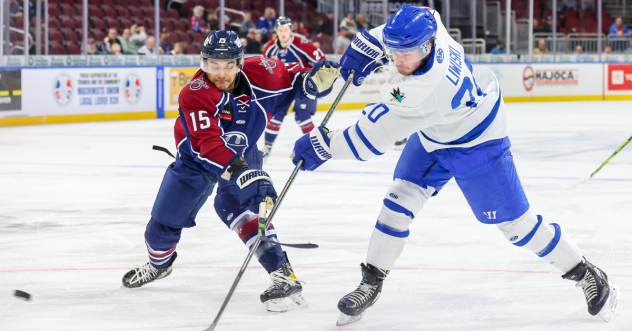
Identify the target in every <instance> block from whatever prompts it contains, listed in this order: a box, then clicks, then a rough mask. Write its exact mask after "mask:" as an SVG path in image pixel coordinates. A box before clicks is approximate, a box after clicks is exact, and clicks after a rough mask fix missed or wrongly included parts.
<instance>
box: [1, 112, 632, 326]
mask: <svg viewBox="0 0 632 331" xmlns="http://www.w3.org/2000/svg"><path fill="white" fill-rule="evenodd" d="M507 110H508V119H509V123H510V128H511V135H510V138H511V141H512V143H513V146H512V152H513V155H514V157H515V162H516V166H517V169H518V173H519V175H520V176H521V180H522V184H523V186H524V188H525V190H526V192H527V197H528V198H529V200H530V203H531V207H532V209H533V210H534V211H535V212H536V213H538V214H542V215H543V216H544V219H545V220H547V221H549V222H555V223H558V224H560V225H561V226H562V227H563V228H564V229H565V230H566V231H567V232H568V233H569V234H570V235H571V236H572V237H573V238H574V239H575V241H576V242H577V243H578V245H579V246H580V248H581V249H582V253H583V254H584V255H585V256H586V257H587V258H588V259H589V261H591V262H593V263H595V264H596V265H597V266H599V267H601V268H602V269H603V270H604V271H605V272H606V273H608V275H609V276H610V278H611V279H612V280H613V281H614V282H615V283H617V284H618V285H620V286H621V288H622V296H621V301H620V302H619V309H618V311H617V314H616V315H615V317H614V319H613V320H612V322H610V323H605V322H603V321H602V320H601V319H599V318H598V317H592V316H590V315H589V314H588V312H587V309H586V303H585V300H584V296H583V293H582V291H581V289H579V288H576V287H575V286H574V284H573V283H572V282H570V281H566V280H562V279H561V278H560V273H559V272H557V271H556V270H555V269H554V268H553V267H551V266H549V265H547V264H545V263H543V262H542V261H540V260H539V258H538V257H536V256H535V255H534V254H533V253H531V252H529V251H527V250H526V249H523V248H518V247H514V246H513V245H511V244H510V243H509V242H507V240H506V239H505V238H504V236H503V235H502V234H501V233H500V231H498V230H497V229H496V227H495V226H490V225H483V224H481V223H479V222H478V221H477V220H476V219H475V218H474V216H473V215H472V212H471V211H470V209H469V207H468V205H467V202H466V200H465V199H464V198H463V196H462V194H461V192H460V190H459V188H458V187H457V185H456V184H455V182H454V181H451V182H450V183H448V184H447V185H446V186H445V187H444V189H443V190H442V191H441V193H440V194H439V195H438V196H436V197H434V198H432V199H431V200H430V202H429V203H428V204H427V206H426V208H425V209H424V210H423V211H422V212H421V213H420V214H419V215H418V216H417V217H416V219H415V221H414V222H413V224H412V227H411V235H410V237H409V239H408V243H407V246H406V248H405V250H404V252H403V254H402V257H401V258H400V259H399V261H398V262H397V263H396V267H395V269H394V270H393V271H392V273H391V274H390V275H389V277H388V279H387V280H386V281H385V283H384V289H383V292H382V295H381V297H380V299H379V301H378V302H377V304H376V305H375V306H374V307H373V308H371V309H370V310H368V311H367V313H366V314H365V316H364V318H363V319H362V320H361V321H359V322H357V323H355V324H351V325H349V326H347V327H344V328H337V327H336V326H335V322H336V319H337V318H338V314H339V313H338V309H337V308H336V304H337V302H338V300H339V299H340V298H341V297H342V296H343V295H344V294H346V293H348V292H350V291H352V290H353V289H355V287H356V286H357V285H358V284H359V282H360V278H361V276H360V268H359V264H360V262H363V261H364V259H365V256H366V249H367V246H368V241H369V238H370V235H371V233H372V231H373V228H374V225H375V221H376V219H377V216H378V213H379V211H380V208H381V201H382V199H383V195H384V193H385V192H386V190H387V188H388V187H389V186H390V184H391V180H392V178H391V177H392V172H393V169H394V166H395V164H396V162H397V159H398V157H399V154H400V152H397V151H389V152H387V153H386V154H385V155H384V156H382V157H379V158H376V159H373V160H370V161H369V162H364V163H361V162H352V161H333V162H332V161H330V162H328V163H326V164H325V165H324V166H323V167H321V169H319V170H318V171H316V172H313V173H301V174H300V175H299V176H298V178H297V180H296V182H295V183H294V185H293V187H292V189H291V190H290V193H289V194H288V196H287V199H286V200H285V201H284V203H283V206H282V208H281V209H280V210H279V212H278V214H277V216H276V217H275V220H274V221H273V223H274V225H275V227H276V229H277V231H278V232H279V240H280V241H285V242H297V243H298V242H313V243H317V244H319V245H320V248H319V249H317V250H296V249H287V252H288V255H289V258H290V261H291V262H292V264H293V266H294V270H295V272H296V275H297V277H298V278H299V279H301V280H303V281H305V282H306V285H305V287H304V297H305V299H306V300H307V301H308V303H309V307H307V308H306V309H302V310H298V311H292V312H288V313H283V314H272V313H268V312H267V311H266V310H265V308H264V306H263V305H262V304H261V303H260V301H259V294H260V293H261V292H263V291H264V290H265V289H266V288H267V287H268V285H269V278H268V276H267V275H266V273H265V271H264V270H263V268H262V267H260V266H259V265H258V263H257V262H256V261H253V262H252V263H251V264H250V265H251V267H250V268H249V269H248V270H247V272H246V274H245V276H244V278H243V279H242V281H241V284H240V285H239V287H238V288H237V291H236V293H235V295H234V296H233V299H232V301H231V302H230V304H229V305H228V308H227V310H226V312H225V313H224V316H223V318H222V320H221V322H220V325H219V326H218V327H217V330H341V331H342V330H358V331H374V330H539V331H540V330H632V303H631V302H632V146H628V147H626V148H625V149H623V150H622V151H621V153H620V154H619V155H617V156H616V157H615V158H614V159H613V160H612V161H611V162H610V164H608V165H607V166H606V167H604V168H603V169H602V170H601V172H599V173H598V174H597V175H596V177H595V178H594V179H593V180H591V181H589V182H587V183H585V184H583V185H580V186H578V187H576V188H575V189H574V190H571V191H568V190H567V189H566V186H567V185H569V184H570V183H571V182H572V181H573V180H576V179H579V178H580V177H583V176H586V175H588V174H590V173H591V172H592V171H594V170H595V169H596V168H597V167H598V166H599V165H600V164H601V163H602V162H603V161H604V160H605V159H607V158H608V157H609V156H610V155H611V154H612V153H613V152H614V151H615V150H616V149H617V148H618V147H619V146H620V145H621V144H622V143H623V142H624V141H625V140H626V139H627V138H628V137H629V136H630V135H632V102H623V101H621V102H619V101H610V102H573V103H562V102H558V103H509V104H507ZM358 115H359V111H338V112H337V113H335V114H334V116H333V118H332V121H331V122H330V124H329V125H328V126H329V127H330V128H331V129H337V128H344V127H346V126H348V125H351V124H353V123H355V121H356V119H357V118H358ZM323 116H324V112H319V113H318V114H317V115H316V122H317V123H319V122H320V119H322V117H323ZM173 123H174V119H164V120H146V121H128V122H103V123H81V124H67V125H44V126H27V127H11V128H6V127H5V128H0V257H1V259H0V261H1V263H0V330H3V331H4V330H29V331H30V330H51V331H52V330H203V329H205V328H206V327H207V326H208V325H209V324H210V323H211V322H212V320H213V319H214V317H215V315H216V313H217V311H218V309H219V307H220V305H221V303H222V301H223V300H224V297H225V296H226V293H227V291H228V289H229V287H230V285H231V284H232V282H233V279H234V277H235V275H236V274H237V270H238V269H239V267H240V266H241V264H242V262H243V261H244V258H245V257H246V254H247V251H246V249H245V247H244V245H243V244H242V243H241V241H240V240H239V238H238V237H237V236H236V235H235V234H234V233H233V232H231V231H230V230H228V229H227V227H226V226H225V225H224V224H223V223H222V222H221V221H220V220H219V218H218V217H217V216H216V215H215V211H214V209H213V205H212V203H210V201H211V200H209V203H207V205H206V206H205V207H204V208H202V210H201V212H200V214H199V215H198V218H197V223H198V226H197V227H195V228H192V229H187V230H185V231H184V232H183V236H182V240H181V242H180V244H179V245H178V254H179V255H178V260H177V261H176V263H175V268H174V271H173V273H172V274H171V276H169V277H168V278H166V279H164V280H160V281H157V282H155V283H152V284H149V285H148V286H146V287H143V288H139V289H134V290H129V289H122V288H121V277H122V276H123V274H124V273H125V272H127V271H128V270H129V269H131V268H133V267H134V266H135V265H140V264H144V263H145V262H146V261H147V256H146V254H147V253H146V248H145V245H144V239H143V233H144V229H145V225H146V223H147V221H148V220H149V213H150V210H151V207H152V205H153V202H154V198H155V196H156V193H157V191H158V188H159V186H160V182H161V180H162V176H163V174H164V171H165V168H166V167H167V165H168V164H169V163H170V162H171V158H170V157H168V156H167V155H166V154H164V153H161V152H157V151H152V149H151V146H152V145H154V144H156V145H162V146H166V147H168V148H169V149H171V150H172V151H174V150H175V147H174V141H173ZM299 136H300V130H299V128H298V127H297V126H296V124H295V123H294V122H293V118H292V116H288V117H287V118H286V121H285V124H284V126H283V128H282V130H281V134H280V136H279V139H278V140H277V143H276V145H275V148H274V150H273V156H272V158H271V159H270V161H269V162H268V163H267V164H266V165H265V167H264V169H266V170H267V171H268V172H269V173H270V174H271V176H272V178H273V179H274V180H275V184H276V187H277V190H278V191H280V189H281V187H282V186H283V185H284V184H285V182H286V180H287V178H288V176H289V174H290V172H291V170H292V169H293V165H292V164H291V162H290V160H289V159H288V156H289V154H290V151H291V148H292V146H293V143H294V141H295V139H296V138H298V137H299ZM260 143H261V142H260ZM16 289H19V290H23V291H26V292H29V293H30V294H31V295H32V300H31V301H28V302H27V301H22V300H18V299H17V298H15V297H13V291H14V290H16Z"/></svg>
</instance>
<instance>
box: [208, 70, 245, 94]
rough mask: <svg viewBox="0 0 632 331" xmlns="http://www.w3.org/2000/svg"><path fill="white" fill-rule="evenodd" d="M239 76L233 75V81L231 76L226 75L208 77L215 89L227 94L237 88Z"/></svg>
mask: <svg viewBox="0 0 632 331" xmlns="http://www.w3.org/2000/svg"><path fill="white" fill-rule="evenodd" d="M237 75H238V73H236V74H234V75H232V79H231V77H230V76H231V75H224V76H221V77H220V76H219V75H216V76H212V77H208V78H209V80H210V81H211V83H212V84H213V85H215V87H217V88H218V89H219V90H220V91H225V92H230V91H232V90H233V89H234V88H235V81H237Z"/></svg>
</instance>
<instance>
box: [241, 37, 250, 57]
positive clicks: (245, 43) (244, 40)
mask: <svg viewBox="0 0 632 331" xmlns="http://www.w3.org/2000/svg"><path fill="white" fill-rule="evenodd" d="M239 41H241V44H242V45H244V54H248V40H246V38H239Z"/></svg>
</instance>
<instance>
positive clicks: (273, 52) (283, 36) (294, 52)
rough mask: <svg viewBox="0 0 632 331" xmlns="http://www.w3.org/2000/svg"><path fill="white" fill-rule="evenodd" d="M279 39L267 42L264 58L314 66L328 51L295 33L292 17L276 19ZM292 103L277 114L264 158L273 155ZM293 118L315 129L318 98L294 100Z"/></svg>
mask: <svg viewBox="0 0 632 331" xmlns="http://www.w3.org/2000/svg"><path fill="white" fill-rule="evenodd" d="M275 33H276V39H272V40H270V41H268V43H267V44H266V46H265V48H264V51H263V55H264V56H265V57H269V58H274V59H279V60H281V61H283V63H293V62H296V63H299V64H300V65H301V68H311V67H312V66H313V65H314V64H316V62H318V60H325V54H323V52H322V51H321V50H320V49H319V48H316V46H314V45H313V44H312V43H311V42H310V41H309V40H307V39H306V38H305V37H304V36H301V35H296V34H293V33H292V20H291V19H290V18H289V17H285V16H281V17H279V18H278V19H277V21H276V25H275ZM289 106H290V105H289V104H288V107H287V108H285V109H282V110H280V111H279V112H278V113H276V114H275V115H274V117H273V118H272V119H270V122H268V126H267V127H266V134H265V147H264V149H263V158H264V160H265V159H267V158H268V156H269V155H270V151H271V150H272V145H273V144H274V140H275V139H276V138H277V136H278V134H279V130H281V124H282V123H283V119H284V118H285V115H287V112H288V110H289V108H290V107H289ZM293 110H294V119H295V120H296V124H298V126H299V127H300V128H301V130H302V131H303V133H307V132H310V131H312V129H313V128H314V123H313V122H312V115H314V113H315V112H316V99H300V98H297V99H296V101H295V102H294V108H293Z"/></svg>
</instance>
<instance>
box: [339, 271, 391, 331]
mask: <svg viewBox="0 0 632 331" xmlns="http://www.w3.org/2000/svg"><path fill="white" fill-rule="evenodd" d="M360 267H362V282H360V285H359V286H358V288H356V289H355V291H353V292H351V293H349V294H347V295H345V296H344V297H342V299H340V301H338V309H339V310H340V311H341V312H342V314H340V317H339V318H338V322H336V325H337V326H343V325H347V324H350V323H353V322H356V321H359V320H360V319H361V318H362V313H363V312H364V311H365V310H366V309H367V308H369V307H371V306H373V304H374V303H375V302H376V301H377V299H378V298H379V297H380V293H381V292H382V282H383V281H384V278H386V275H388V271H387V270H382V269H379V268H376V267H375V266H373V265H371V264H369V265H368V266H366V265H364V263H362V264H360Z"/></svg>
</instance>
